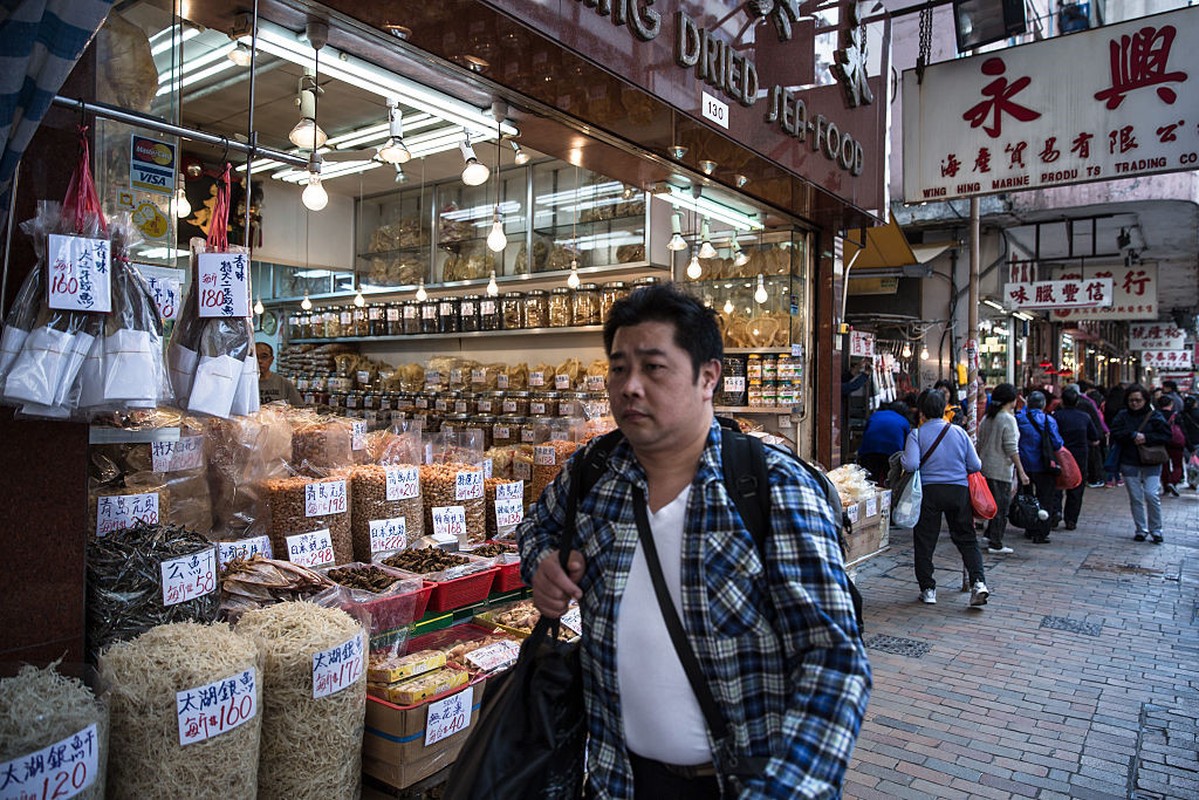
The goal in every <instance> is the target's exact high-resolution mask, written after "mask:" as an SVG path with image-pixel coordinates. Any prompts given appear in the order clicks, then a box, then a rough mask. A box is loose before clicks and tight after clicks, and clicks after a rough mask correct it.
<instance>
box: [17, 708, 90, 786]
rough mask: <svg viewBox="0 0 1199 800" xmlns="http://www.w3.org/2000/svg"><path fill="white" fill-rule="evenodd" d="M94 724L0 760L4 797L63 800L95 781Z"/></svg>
mask: <svg viewBox="0 0 1199 800" xmlns="http://www.w3.org/2000/svg"><path fill="white" fill-rule="evenodd" d="M99 756H100V743H99V739H98V736H97V730H96V726H95V725H94V724H93V725H89V726H87V727H86V728H84V729H82V730H80V731H78V732H76V733H74V734H72V735H71V736H68V737H67V738H65V739H61V740H59V741H57V742H55V743H54V744H52V745H50V746H48V747H44V748H42V749H41V750H38V751H37V752H35V753H29V754H27V755H23V756H21V757H20V758H17V759H14V760H13V761H6V762H0V798H3V800H66V798H69V797H74V796H75V795H77V794H79V793H80V792H82V791H83V790H84V789H87V788H88V787H89V786H91V785H92V784H93V783H95V780H96V775H98V774H99V772H100V760H99Z"/></svg>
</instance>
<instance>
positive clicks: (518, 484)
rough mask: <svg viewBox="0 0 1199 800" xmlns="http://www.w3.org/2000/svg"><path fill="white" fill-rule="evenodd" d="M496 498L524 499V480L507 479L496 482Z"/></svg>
mask: <svg viewBox="0 0 1199 800" xmlns="http://www.w3.org/2000/svg"><path fill="white" fill-rule="evenodd" d="M495 499H496V500H524V499H525V482H524V481H508V482H507V483H497V484H496V486H495Z"/></svg>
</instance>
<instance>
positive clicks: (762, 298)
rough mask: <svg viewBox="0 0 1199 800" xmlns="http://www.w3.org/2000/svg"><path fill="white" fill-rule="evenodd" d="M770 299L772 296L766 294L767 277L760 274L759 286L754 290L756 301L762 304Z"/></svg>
mask: <svg viewBox="0 0 1199 800" xmlns="http://www.w3.org/2000/svg"><path fill="white" fill-rule="evenodd" d="M769 299H770V296H769V295H768V294H766V278H765V277H764V276H763V275H760V274H759V275H758V288H757V289H755V290H754V302H756V303H757V304H758V305H761V304H762V303H765V302H766V301H767V300H769Z"/></svg>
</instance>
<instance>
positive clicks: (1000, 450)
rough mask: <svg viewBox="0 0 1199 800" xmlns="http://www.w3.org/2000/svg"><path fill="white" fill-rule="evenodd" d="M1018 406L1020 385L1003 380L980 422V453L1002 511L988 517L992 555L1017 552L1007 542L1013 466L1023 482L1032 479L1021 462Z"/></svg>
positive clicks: (992, 493) (992, 393)
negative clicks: (1016, 412) (1018, 386)
mask: <svg viewBox="0 0 1199 800" xmlns="http://www.w3.org/2000/svg"><path fill="white" fill-rule="evenodd" d="M1015 406H1016V387H1015V386H1013V385H1012V384H1010V383H1001V384H999V385H998V386H996V387H995V388H994V389H993V390H992V391H991V402H990V404H989V405H988V406H987V411H986V414H984V415H983V419H982V422H980V423H979V425H978V457H979V459H980V460H981V461H982V465H983V476H984V477H986V479H987V486H988V487H989V488H990V489H991V496H992V497H994V498H995V504H996V505H997V506H999V513H997V514H996V515H995V516H994V517H992V518H991V519H989V520H987V527H986V536H987V552H988V553H990V554H992V555H1006V554H1008V553H1012V552H1014V551H1013V550H1012V548H1010V547H1008V546H1007V545H1005V544H1004V543H1003V535H1004V533H1005V532H1006V531H1007V507H1008V503H1009V502H1010V501H1011V499H1012V470H1013V469H1014V470H1015V473H1016V478H1017V480H1019V481H1020V484H1021V485H1023V486H1027V485H1028V480H1029V479H1028V475H1027V473H1025V472H1024V465H1023V464H1022V463H1021V462H1020V426H1019V425H1018V424H1017V423H1016V417H1015V415H1014V414H1013V413H1012V409H1013V408H1015Z"/></svg>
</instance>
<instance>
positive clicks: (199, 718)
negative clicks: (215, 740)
mask: <svg viewBox="0 0 1199 800" xmlns="http://www.w3.org/2000/svg"><path fill="white" fill-rule="evenodd" d="M257 680H258V675H257V672H256V670H255V668H254V667H250V668H248V669H246V670H243V671H242V672H241V673H239V674H237V675H230V676H229V677H228V678H222V679H221V680H219V681H213V682H212V683H208V684H205V685H204V686H197V687H196V688H194V689H185V690H184V691H182V692H176V693H175V714H176V715H177V716H178V718H179V744H180V746H186V745H189V744H195V743H196V742H202V741H204V740H205V739H211V738H212V737H214V736H219V735H221V734H222V733H225V732H227V731H231V730H233V729H234V728H236V727H238V726H239V725H242V724H244V723H246V722H247V721H249V720H252V719H254V717H255V716H256V715H257V714H258V689H257Z"/></svg>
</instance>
